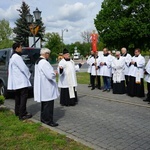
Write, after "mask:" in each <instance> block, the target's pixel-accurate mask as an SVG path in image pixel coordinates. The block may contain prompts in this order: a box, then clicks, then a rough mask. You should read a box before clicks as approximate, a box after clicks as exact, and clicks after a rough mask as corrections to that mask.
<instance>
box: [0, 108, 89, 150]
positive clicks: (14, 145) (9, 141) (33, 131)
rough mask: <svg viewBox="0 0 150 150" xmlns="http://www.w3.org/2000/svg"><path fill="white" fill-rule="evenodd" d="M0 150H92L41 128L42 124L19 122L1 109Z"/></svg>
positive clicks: (7, 111) (5, 110) (4, 109)
mask: <svg viewBox="0 0 150 150" xmlns="http://www.w3.org/2000/svg"><path fill="white" fill-rule="evenodd" d="M0 150H90V148H88V147H86V146H84V145H82V144H80V143H77V142H75V141H73V140H71V139H69V138H67V137H66V136H65V135H60V134H58V133H56V132H53V131H51V130H50V129H47V128H44V127H42V126H41V123H33V122H31V121H29V120H28V121H23V122H22V121H19V120H18V118H17V117H16V116H15V115H14V114H13V113H12V112H10V111H9V110H7V109H6V108H1V107H0Z"/></svg>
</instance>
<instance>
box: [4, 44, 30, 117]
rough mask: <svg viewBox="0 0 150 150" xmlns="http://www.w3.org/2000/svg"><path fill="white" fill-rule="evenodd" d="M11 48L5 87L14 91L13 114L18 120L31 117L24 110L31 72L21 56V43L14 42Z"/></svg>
mask: <svg viewBox="0 0 150 150" xmlns="http://www.w3.org/2000/svg"><path fill="white" fill-rule="evenodd" d="M12 48H13V54H12V56H11V57H10V61H9V70H8V72H9V74H8V86H7V89H8V90H14V92H15V115H16V116H19V119H20V120H25V119H29V118H31V117H32V115H31V114H30V113H28V112H27V110H26V103H27V98H28V87H30V86H31V83H30V80H29V79H30V76H31V73H30V71H29V68H28V67H27V66H26V64H25V63H24V61H23V59H22V57H21V53H22V46H21V44H20V43H14V44H13V45H12Z"/></svg>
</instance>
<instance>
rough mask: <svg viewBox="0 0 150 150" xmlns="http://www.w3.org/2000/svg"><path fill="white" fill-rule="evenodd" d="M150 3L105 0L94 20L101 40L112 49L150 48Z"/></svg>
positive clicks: (132, 0) (146, 1) (145, 0)
mask: <svg viewBox="0 0 150 150" xmlns="http://www.w3.org/2000/svg"><path fill="white" fill-rule="evenodd" d="M149 8H150V1H148V0H143V1H141V0H130V1H129V0H114V1H112V0H104V2H103V3H102V9H101V11H100V12H99V14H97V16H96V19H95V20H94V23H95V26H96V29H97V31H98V33H99V35H100V40H101V41H102V42H103V43H104V44H106V46H108V47H110V48H115V49H120V48H121V47H123V46H125V47H127V48H128V49H131V50H133V48H136V47H140V48H144V49H146V48H150V43H149V38H150V11H149Z"/></svg>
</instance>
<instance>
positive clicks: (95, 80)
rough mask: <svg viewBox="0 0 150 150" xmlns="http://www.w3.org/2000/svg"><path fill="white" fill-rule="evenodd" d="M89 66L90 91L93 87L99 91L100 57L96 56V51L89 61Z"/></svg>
mask: <svg viewBox="0 0 150 150" xmlns="http://www.w3.org/2000/svg"><path fill="white" fill-rule="evenodd" d="M90 66H91V83H92V89H91V90H94V89H95V85H96V86H97V88H98V89H101V80H100V56H98V51H96V52H94V56H93V57H92V58H91V59H90Z"/></svg>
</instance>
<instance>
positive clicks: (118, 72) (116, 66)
mask: <svg viewBox="0 0 150 150" xmlns="http://www.w3.org/2000/svg"><path fill="white" fill-rule="evenodd" d="M115 56H116V58H115V59H113V61H112V69H113V94H124V93H125V76H124V68H125V60H124V58H123V57H121V54H120V52H119V51H117V52H116V54H115Z"/></svg>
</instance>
